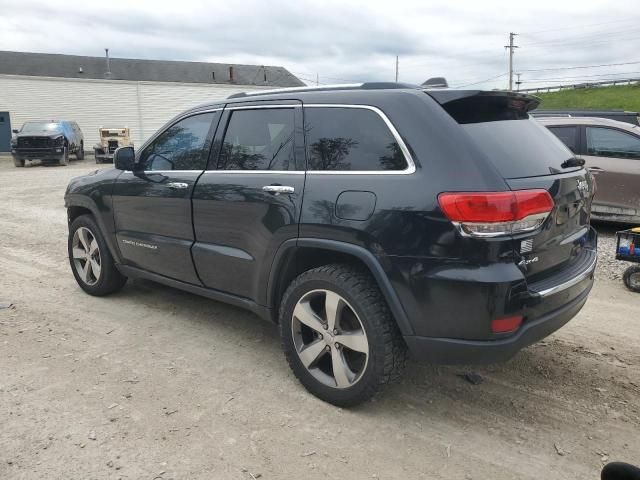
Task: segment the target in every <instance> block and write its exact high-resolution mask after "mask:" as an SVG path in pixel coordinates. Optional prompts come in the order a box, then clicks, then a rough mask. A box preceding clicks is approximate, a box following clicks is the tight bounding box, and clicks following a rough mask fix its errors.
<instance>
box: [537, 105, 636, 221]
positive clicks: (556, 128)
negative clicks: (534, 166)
mask: <svg viewBox="0 0 640 480" xmlns="http://www.w3.org/2000/svg"><path fill="white" fill-rule="evenodd" d="M537 120H538V122H540V123H541V124H543V125H544V126H546V127H547V128H548V129H549V130H550V131H551V132H553V133H554V134H555V135H556V137H558V138H559V139H560V140H562V142H564V144H565V145H566V146H567V147H569V148H570V149H571V150H572V151H573V152H574V153H575V154H576V155H577V156H579V157H581V158H583V159H584V160H585V166H586V167H587V168H588V169H589V170H590V171H591V172H592V173H593V174H594V175H595V177H596V185H597V191H596V195H595V198H594V201H593V206H592V208H591V214H592V216H593V218H594V219H597V220H606V221H612V222H620V223H636V224H640V127H638V126H637V125H631V124H630V123H626V122H617V121H615V120H609V119H606V118H593V117H582V118H576V117H571V118H567V117H545V118H537Z"/></svg>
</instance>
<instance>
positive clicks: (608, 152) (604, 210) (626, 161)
mask: <svg viewBox="0 0 640 480" xmlns="http://www.w3.org/2000/svg"><path fill="white" fill-rule="evenodd" d="M585 140H586V147H587V150H586V155H584V156H583V157H584V159H585V162H586V166H587V167H588V168H589V170H591V172H592V173H593V174H594V175H595V177H596V184H597V192H596V195H595V198H594V205H593V212H594V214H596V215H598V216H600V217H605V216H614V217H615V216H618V217H636V218H638V217H640V136H638V135H634V134H632V133H631V132H625V131H623V130H618V129H615V128H609V127H591V126H586V127H585ZM620 219H621V220H625V221H633V219H632V218H627V219H625V218H620Z"/></svg>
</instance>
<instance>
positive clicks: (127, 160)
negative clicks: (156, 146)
mask: <svg viewBox="0 0 640 480" xmlns="http://www.w3.org/2000/svg"><path fill="white" fill-rule="evenodd" d="M135 158H136V154H135V152H134V151H133V147H120V148H118V149H117V150H116V151H115V152H113V166H114V167H116V168H117V169H118V170H133V163H134V161H135Z"/></svg>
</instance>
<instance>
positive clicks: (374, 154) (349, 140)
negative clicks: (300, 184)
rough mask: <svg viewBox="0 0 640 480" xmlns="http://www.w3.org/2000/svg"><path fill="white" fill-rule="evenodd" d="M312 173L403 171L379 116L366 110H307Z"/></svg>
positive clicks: (403, 161)
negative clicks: (333, 171)
mask: <svg viewBox="0 0 640 480" xmlns="http://www.w3.org/2000/svg"><path fill="white" fill-rule="evenodd" d="M304 121H305V135H306V138H307V159H308V161H309V166H308V168H309V170H340V171H354V170H359V171H379V170H404V169H406V168H407V161H406V159H405V158H404V155H403V154H402V151H401V150H400V146H399V145H398V142H396V139H395V137H394V136H393V135H392V134H391V131H390V130H389V128H388V127H387V125H386V124H385V122H384V121H383V120H382V118H380V115H378V114H377V113H376V112H374V111H371V110H367V109H363V108H336V107H307V108H305V112H304Z"/></svg>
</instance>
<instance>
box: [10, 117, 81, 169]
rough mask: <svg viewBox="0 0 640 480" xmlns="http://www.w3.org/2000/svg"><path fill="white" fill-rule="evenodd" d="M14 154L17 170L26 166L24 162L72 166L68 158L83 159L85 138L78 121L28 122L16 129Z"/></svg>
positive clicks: (12, 140) (13, 139) (12, 152)
mask: <svg viewBox="0 0 640 480" xmlns="http://www.w3.org/2000/svg"><path fill="white" fill-rule="evenodd" d="M13 133H14V134H15V136H14V137H13V138H12V139H11V155H12V156H13V163H14V164H15V166H16V167H24V162H25V160H36V159H37V160H42V161H54V162H58V163H60V165H69V155H70V154H73V155H75V156H76V158H77V159H78V160H82V159H83V158H84V136H83V134H82V130H80V127H79V126H78V124H77V123H76V122H70V121H67V120H43V121H32V122H26V123H25V124H24V125H22V128H21V129H20V130H14V131H13Z"/></svg>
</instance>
